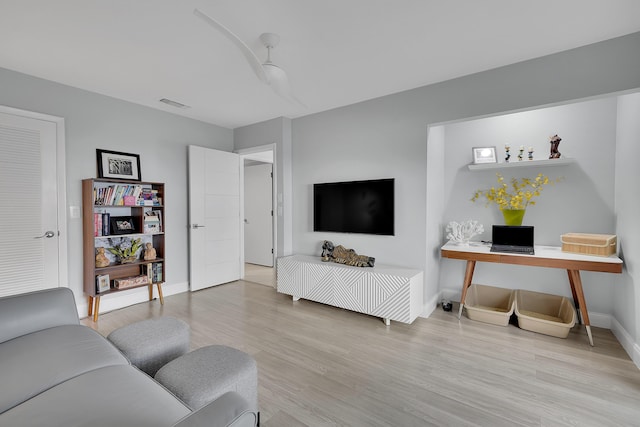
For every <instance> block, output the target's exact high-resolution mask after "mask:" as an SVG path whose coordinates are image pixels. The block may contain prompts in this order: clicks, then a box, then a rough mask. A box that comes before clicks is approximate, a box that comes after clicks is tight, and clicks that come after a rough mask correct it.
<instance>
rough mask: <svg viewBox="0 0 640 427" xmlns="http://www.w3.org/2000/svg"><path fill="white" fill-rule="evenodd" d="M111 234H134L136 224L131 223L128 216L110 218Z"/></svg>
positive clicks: (130, 218)
mask: <svg viewBox="0 0 640 427" xmlns="http://www.w3.org/2000/svg"><path fill="white" fill-rule="evenodd" d="M110 221H111V230H109V231H111V234H116V235H117V234H135V233H137V232H138V231H137V230H136V223H135V222H134V221H133V217H130V216H112V217H111V219H110Z"/></svg>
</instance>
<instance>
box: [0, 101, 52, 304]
mask: <svg viewBox="0 0 640 427" xmlns="http://www.w3.org/2000/svg"><path fill="white" fill-rule="evenodd" d="M56 126H57V124H56V123H54V122H51V121H46V120H40V119H35V118H29V117H24V116H19V115H13V114H5V113H1V112H0V296H5V295H13V294H18V293H23V292H29V291H34V290H39V289H46V288H53V287H57V286H59V280H60V279H59V271H58V263H59V256H60V255H59V245H58V241H59V231H58V230H59V227H58V220H59V219H58V188H57V171H56V169H57V161H56V159H57V147H56V144H57V133H56ZM61 173H63V172H61Z"/></svg>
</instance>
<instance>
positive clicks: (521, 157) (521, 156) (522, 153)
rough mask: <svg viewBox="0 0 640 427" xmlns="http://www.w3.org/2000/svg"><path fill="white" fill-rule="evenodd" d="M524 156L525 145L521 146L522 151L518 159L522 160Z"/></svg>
mask: <svg viewBox="0 0 640 427" xmlns="http://www.w3.org/2000/svg"><path fill="white" fill-rule="evenodd" d="M523 157H524V145H521V146H520V152H519V153H518V161H519V162H521V161H522V159H523Z"/></svg>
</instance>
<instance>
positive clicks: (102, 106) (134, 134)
mask: <svg viewBox="0 0 640 427" xmlns="http://www.w3.org/2000/svg"><path fill="white" fill-rule="evenodd" d="M0 93H1V97H0V103H2V104H3V105H7V106H10V107H14V108H19V109H22V110H28V111H35V112H39V113H44V114H49V115H53V116H59V117H63V118H64V119H65V125H66V164H67V173H66V180H67V203H68V205H69V206H81V182H80V181H81V180H82V179H84V178H92V177H96V148H102V149H108V150H115V151H124V152H128V153H135V154H139V155H140V161H141V171H142V179H143V180H145V181H158V182H165V183H166V186H165V191H166V197H165V199H166V203H167V207H166V217H167V221H166V230H167V234H166V251H167V254H166V259H167V263H166V264H167V277H166V279H167V293H168V294H170V293H171V286H172V285H180V288H181V289H184V285H185V284H187V282H188V280H189V278H188V262H187V260H188V258H187V257H188V244H187V241H188V234H187V231H188V229H187V222H188V217H187V212H188V205H187V145H189V144H194V145H201V146H204V147H210V148H216V149H219V150H224V151H231V150H232V149H233V133H232V131H231V130H229V129H224V128H221V127H218V126H214V125H210V124H207V123H203V122H199V121H196V120H191V119H186V118H183V117H179V116H176V115H173V114H169V113H165V112H162V111H159V110H154V109H151V108H147V107H142V106H139V105H135V104H131V103H128V102H125V101H120V100H117V99H114V98H110V97H107V96H102V95H98V94H95V93H91V92H87V91H83V90H80V89H76V88H72V87H69V86H65V85H61V84H57V83H54V82H51V81H47V80H42V79H38V78H35V77H31V76H27V75H24V74H20V73H16V72H13V71H9V70H6V69H0ZM66 211H67V212H69V209H66ZM67 224H68V234H69V235H68V247H69V250H68V263H69V266H68V267H69V286H70V288H71V289H72V290H73V291H74V294H75V296H76V300H77V302H78V304H79V305H83V304H86V301H85V298H84V296H83V293H82V287H83V286H82V221H81V219H68V220H67ZM136 292H137V290H136V291H132V292H126V293H122V294H117V295H127V298H126V299H127V301H123V302H122V303H121V304H118V303H116V302H115V301H110V300H115V298H112V297H115V296H116V295H114V296H106V297H105V298H104V299H103V301H102V303H101V307H104V308H105V309H109V308H115V307H116V306H119V305H126V304H127V303H130V301H132V300H135V299H140V298H142V299H144V294H145V292H146V290H144V289H141V290H140V291H139V292H138V293H139V295H136V294H135V293H136ZM120 298H122V297H120Z"/></svg>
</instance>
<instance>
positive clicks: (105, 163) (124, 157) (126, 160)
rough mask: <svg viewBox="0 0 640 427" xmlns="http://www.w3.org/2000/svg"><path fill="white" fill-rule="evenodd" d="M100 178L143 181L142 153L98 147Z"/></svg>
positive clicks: (97, 156)
mask: <svg viewBox="0 0 640 427" xmlns="http://www.w3.org/2000/svg"><path fill="white" fill-rule="evenodd" d="M96 160H97V165H98V178H108V179H119V180H123V181H142V173H141V171H140V155H139V154H132V153H122V152H120V151H110V150H102V149H100V148H98V149H96Z"/></svg>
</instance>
